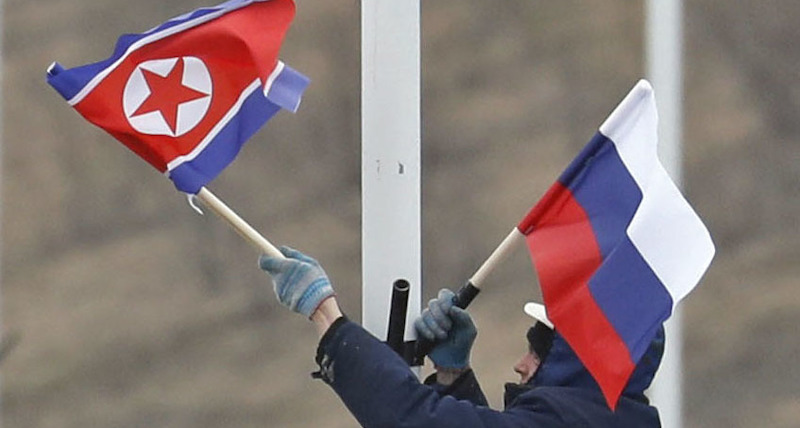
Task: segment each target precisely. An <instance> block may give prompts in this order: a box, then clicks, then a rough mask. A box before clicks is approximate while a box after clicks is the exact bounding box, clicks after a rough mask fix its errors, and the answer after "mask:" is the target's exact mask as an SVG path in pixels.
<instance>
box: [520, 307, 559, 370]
mask: <svg viewBox="0 0 800 428" xmlns="http://www.w3.org/2000/svg"><path fill="white" fill-rule="evenodd" d="M525 313H526V314H528V315H530V316H531V317H533V318H534V319H535V320H536V322H535V323H534V325H533V326H531V327H530V328H529V329H528V332H527V334H526V335H525V336H526V338H527V339H528V352H526V353H525V354H524V355H523V356H522V358H520V359H519V361H517V364H515V365H514V371H515V372H517V374H519V376H520V381H519V383H520V384H521V385H524V384H526V383H528V381H530V380H531V379H532V378H533V375H535V374H536V370H538V369H539V366H540V365H541V364H542V362H543V361H544V360H545V358H547V354H548V353H549V352H550V347H551V346H552V344H553V334H554V331H553V323H552V322H550V320H549V319H548V318H547V313H546V312H545V309H544V306H542V305H540V304H538V303H527V304H526V305H525Z"/></svg>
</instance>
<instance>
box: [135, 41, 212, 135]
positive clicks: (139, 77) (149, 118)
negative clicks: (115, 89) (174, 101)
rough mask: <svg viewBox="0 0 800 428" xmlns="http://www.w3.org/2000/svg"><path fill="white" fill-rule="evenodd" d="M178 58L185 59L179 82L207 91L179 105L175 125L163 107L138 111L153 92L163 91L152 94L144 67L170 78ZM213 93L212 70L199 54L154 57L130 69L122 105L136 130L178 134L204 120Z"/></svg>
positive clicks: (191, 88)
mask: <svg viewBox="0 0 800 428" xmlns="http://www.w3.org/2000/svg"><path fill="white" fill-rule="evenodd" d="M178 61H182V62H183V75H182V76H180V82H179V84H180V86H183V87H184V88H186V90H191V91H196V92H199V93H201V95H202V94H204V96H199V97H196V98H195V99H192V100H190V101H186V102H182V103H179V104H178V105H177V113H176V119H174V124H172V125H170V124H169V123H168V120H167V118H166V117H165V114H164V113H163V112H162V111H161V110H157V109H156V110H150V111H144V112H141V113H137V110H139V109H140V107H142V105H143V104H145V102H146V101H147V100H148V98H150V97H151V96H154V95H155V96H163V94H153V90H152V88H151V87H150V85H148V81H147V78H146V77H145V73H144V72H143V70H146V71H148V72H150V73H152V74H155V75H158V76H160V77H162V78H167V77H168V76H169V75H170V73H171V72H172V71H173V69H174V68H175V67H176V66H177V65H179V63H178ZM212 93H213V85H212V83H211V74H210V73H209V71H208V67H206V65H205V63H203V61H202V60H201V59H200V58H197V57H192V56H185V57H181V58H168V59H154V60H149V61H144V62H142V63H140V64H139V65H137V66H136V69H135V70H133V72H132V73H131V75H130V77H129V78H128V82H127V83H126V84H125V89H124V90H123V94H122V108H123V111H124V113H125V118H126V119H128V123H130V125H131V126H132V127H133V129H135V130H136V131H138V132H141V133H142V134H148V135H167V136H170V137H179V136H181V135H183V134H186V133H187V132H189V131H191V130H192V129H194V127H195V126H197V124H198V123H200V121H201V120H203V117H205V115H206V113H207V112H208V108H209V106H210V105H211V96H212Z"/></svg>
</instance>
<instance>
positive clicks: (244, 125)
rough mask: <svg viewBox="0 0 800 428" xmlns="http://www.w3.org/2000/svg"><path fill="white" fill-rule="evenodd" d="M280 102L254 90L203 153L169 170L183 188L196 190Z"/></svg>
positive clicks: (237, 149)
mask: <svg viewBox="0 0 800 428" xmlns="http://www.w3.org/2000/svg"><path fill="white" fill-rule="evenodd" d="M280 109H281V108H280V106H278V105H276V104H274V103H272V102H271V101H269V100H268V99H266V98H265V97H264V93H263V92H262V91H253V93H251V94H250V96H248V97H247V99H246V100H245V101H244V103H242V106H241V108H240V109H239V112H238V113H236V115H234V116H233V118H232V119H231V120H230V121H229V122H228V123H227V124H226V125H225V126H224V127H223V128H222V130H221V131H220V132H219V134H217V135H216V136H215V137H214V139H213V140H211V142H210V143H209V144H208V146H206V147H205V149H203V151H202V152H200V154H199V155H198V156H197V157H196V158H194V159H192V160H190V161H187V162H184V163H182V164H180V165H178V166H177V167H175V168H174V169H173V170H172V171H170V173H169V177H170V179H172V181H173V182H174V183H175V187H177V188H178V190H180V191H181V192H186V193H191V194H196V193H197V192H199V191H200V188H201V187H203V186H204V185H205V183H208V182H209V181H211V180H212V179H213V178H214V177H216V176H217V174H219V173H220V172H221V171H222V170H223V169H225V167H226V166H228V164H229V163H230V162H231V161H233V159H234V158H235V157H236V155H237V154H238V153H239V151H240V150H241V148H242V146H243V145H244V143H245V142H246V141H247V140H248V139H249V138H250V137H251V136H252V135H253V134H255V133H256V131H258V130H259V128H261V127H262V126H263V125H264V124H265V123H266V122H267V121H268V120H269V119H270V118H272V116H274V115H275V113H277V112H278V111H279V110H280Z"/></svg>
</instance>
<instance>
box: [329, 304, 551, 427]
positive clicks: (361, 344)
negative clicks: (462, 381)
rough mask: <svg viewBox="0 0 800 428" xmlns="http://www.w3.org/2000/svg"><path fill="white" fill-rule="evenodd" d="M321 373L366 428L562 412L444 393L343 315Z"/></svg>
mask: <svg viewBox="0 0 800 428" xmlns="http://www.w3.org/2000/svg"><path fill="white" fill-rule="evenodd" d="M317 362H318V363H319V365H320V371H319V372H318V373H319V375H318V377H320V378H322V379H323V380H324V381H325V382H326V383H328V384H329V385H330V386H331V387H332V388H333V390H334V391H335V392H336V394H337V395H339V397H340V398H341V400H342V401H343V402H344V404H345V406H347V408H348V409H349V410H350V412H351V413H352V414H353V416H354V417H355V418H356V419H357V420H358V421H359V423H360V424H361V426H363V427H365V428H378V427H380V428H390V427H399V426H402V427H407V428H414V427H420V428H421V427H432V426H435V427H442V428H451V427H452V428H472V427H475V428H479V427H494V428H511V427H520V428H521V427H527V428H536V427H557V426H561V425H562V421H561V420H560V418H558V417H557V416H556V414H554V413H553V412H551V411H548V409H537V406H536V405H533V406H528V407H526V408H512V409H509V410H506V411H504V412H498V411H496V410H492V409H490V408H489V407H487V406H478V405H475V404H474V403H471V402H469V401H465V400H457V399H456V398H454V397H452V396H448V395H441V394H439V393H438V392H437V391H436V390H435V389H434V388H432V387H431V386H428V385H423V384H422V383H420V382H419V380H418V379H417V377H416V376H415V375H414V373H413V372H412V371H411V370H410V369H409V368H408V366H407V365H406V363H405V361H403V360H402V359H401V358H400V357H399V356H398V355H397V354H396V353H395V352H394V351H392V350H391V349H390V348H389V347H388V346H386V345H385V344H383V343H382V342H380V341H379V340H378V339H376V338H375V337H374V336H372V335H371V334H370V333H368V332H367V331H366V330H364V329H363V328H361V326H359V325H358V324H355V323H352V322H350V321H347V320H345V319H344V318H340V319H339V320H338V321H337V322H336V323H334V325H333V326H332V327H331V328H330V329H329V331H328V332H327V333H326V334H325V336H324V337H323V338H322V341H321V342H320V346H319V348H318V350H317Z"/></svg>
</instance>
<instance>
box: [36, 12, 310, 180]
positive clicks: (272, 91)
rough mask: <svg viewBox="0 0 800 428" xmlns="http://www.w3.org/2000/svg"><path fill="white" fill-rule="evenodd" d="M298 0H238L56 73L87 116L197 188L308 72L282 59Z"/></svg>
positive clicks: (56, 83)
mask: <svg viewBox="0 0 800 428" xmlns="http://www.w3.org/2000/svg"><path fill="white" fill-rule="evenodd" d="M294 13H295V5H294V2H293V1H292V0H231V1H228V2H225V3H222V4H220V5H218V6H214V7H208V8H202V9H198V10H195V11H193V12H190V13H187V14H184V15H181V16H179V17H176V18H173V19H171V20H169V21H167V22H165V23H163V24H161V25H159V26H157V27H155V28H153V29H151V30H148V31H146V32H144V33H140V34H126V35H123V36H121V37H120V38H119V40H118V41H117V44H116V46H115V48H114V51H113V53H112V55H111V56H110V57H109V58H107V59H105V60H103V61H99V62H96V63H92V64H87V65H83V66H79V67H75V68H72V69H65V68H64V67H62V66H61V65H60V64H58V63H53V64H52V65H51V66H50V68H49V69H48V70H47V81H48V83H49V84H50V85H51V86H53V88H54V89H56V90H57V91H58V92H59V93H60V94H61V95H62V96H63V97H64V98H65V99H66V100H67V102H68V103H69V104H70V105H71V106H73V107H74V108H75V110H77V111H78V113H80V114H81V115H82V116H84V117H85V118H86V119H87V120H89V121H90V122H92V123H93V124H95V125H97V126H98V127H100V128H102V129H104V130H105V131H107V132H108V133H110V134H111V135H112V136H114V137H115V138H116V139H118V140H119V141H121V142H122V143H123V144H125V145H126V146H127V147H128V148H129V149H130V150H132V151H133V152H135V153H136V154H138V155H139V156H140V157H142V158H143V159H144V160H146V161H147V162H148V163H150V164H151V165H153V167H155V168H156V169H158V170H159V171H161V172H162V173H165V174H167V175H168V176H169V177H170V179H172V181H173V182H174V184H175V186H176V187H177V188H178V189H179V190H181V191H183V192H186V193H190V194H195V193H197V192H198V191H199V190H200V188H202V187H203V186H205V185H206V184H207V183H208V182H209V181H211V180H213V179H214V178H215V177H216V176H217V175H218V174H219V173H220V172H222V170H223V169H224V168H225V167H227V166H228V165H229V164H230V162H232V161H233V160H234V159H235V157H236V156H237V155H238V153H239V151H240V150H241V148H242V146H243V145H244V143H245V142H246V141H247V140H248V139H249V138H250V137H251V136H252V135H253V134H255V133H256V132H257V131H258V130H259V129H260V128H261V127H262V126H263V125H264V124H265V123H266V122H267V121H268V120H269V119H270V118H272V117H273V116H274V115H275V114H276V113H277V112H278V111H280V110H281V109H285V110H289V111H291V112H296V111H297V109H298V107H299V105H300V100H301V97H302V94H303V92H304V91H305V88H306V87H307V86H308V83H309V80H308V78H307V77H305V76H304V75H302V74H301V73H299V72H297V71H296V70H294V69H292V68H291V67H289V66H287V65H285V64H284V63H283V62H281V61H279V60H278V53H279V51H280V48H281V45H282V43H283V39H284V36H285V33H286V31H287V30H288V28H289V26H290V24H291V21H292V19H293V18H294Z"/></svg>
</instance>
